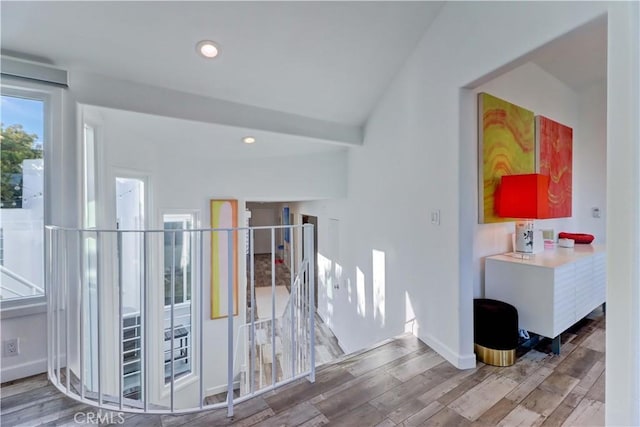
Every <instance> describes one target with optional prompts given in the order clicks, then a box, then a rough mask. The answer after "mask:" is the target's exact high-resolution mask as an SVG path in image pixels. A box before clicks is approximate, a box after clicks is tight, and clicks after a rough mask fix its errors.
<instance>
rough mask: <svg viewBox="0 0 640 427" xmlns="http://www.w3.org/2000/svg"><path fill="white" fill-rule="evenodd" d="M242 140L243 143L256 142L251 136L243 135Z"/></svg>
mask: <svg viewBox="0 0 640 427" xmlns="http://www.w3.org/2000/svg"><path fill="white" fill-rule="evenodd" d="M242 142H244V143H245V144H253V143H254V142H256V139H255V138H254V137H252V136H245V137H244V138H242Z"/></svg>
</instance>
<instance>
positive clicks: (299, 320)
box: [234, 261, 315, 395]
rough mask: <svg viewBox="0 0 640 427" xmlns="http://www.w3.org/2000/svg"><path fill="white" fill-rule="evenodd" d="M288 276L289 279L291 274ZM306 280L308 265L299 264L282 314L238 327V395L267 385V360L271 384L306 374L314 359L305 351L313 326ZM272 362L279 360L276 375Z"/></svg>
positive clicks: (235, 354)
mask: <svg viewBox="0 0 640 427" xmlns="http://www.w3.org/2000/svg"><path fill="white" fill-rule="evenodd" d="M291 265H293V264H291ZM291 277H292V279H293V274H292V275H291ZM308 278H309V263H308V262H307V261H303V262H302V263H301V264H300V267H299V269H298V273H297V274H296V275H295V279H293V280H292V281H291V285H290V293H289V298H288V299H287V303H286V306H285V308H284V311H283V312H282V314H281V315H280V316H279V317H277V318H276V317H272V318H270V319H263V320H258V321H255V319H254V320H252V321H251V322H250V323H246V324H244V325H242V326H240V328H239V330H238V339H237V340H236V351H235V353H234V361H235V365H234V366H235V371H236V372H238V371H239V372H240V379H239V382H240V394H241V395H244V394H250V393H255V392H256V391H258V390H261V389H263V388H265V387H268V386H269V381H267V380H268V379H267V378H266V376H265V374H266V369H265V367H266V365H268V364H269V363H268V362H267V360H270V361H271V370H270V371H271V384H275V383H277V382H281V381H285V380H289V379H291V378H296V377H299V376H300V375H305V374H306V373H307V372H309V371H310V366H311V363H312V360H314V358H313V356H312V355H311V353H310V351H309V349H310V348H311V345H312V343H311V339H312V338H311V337H312V336H313V334H312V333H311V331H313V330H314V325H313V323H312V322H311V321H310V318H311V316H310V313H309V309H310V305H309V304H308V303H307V300H308V295H309V280H308ZM273 295H274V294H273V293H272V296H273ZM272 315H273V312H272ZM241 343H248V345H247V346H246V348H245V349H244V354H242V355H241V354H240V353H239V352H238V350H239V348H240V347H241ZM278 344H280V345H278ZM269 353H270V354H269ZM278 356H279V357H278ZM276 360H279V361H280V363H279V365H280V367H281V370H282V372H280V373H278V372H277V370H276V369H273V366H276ZM314 364H315V363H314Z"/></svg>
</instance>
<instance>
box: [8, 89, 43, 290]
mask: <svg viewBox="0 0 640 427" xmlns="http://www.w3.org/2000/svg"><path fill="white" fill-rule="evenodd" d="M44 123H45V121H44V102H43V101H41V100H37V99H28V98H22V97H16V96H7V95H2V125H1V135H2V138H1V139H0V150H1V152H0V159H1V162H2V165H1V168H2V181H1V193H0V208H1V209H2V215H1V220H0V221H1V222H0V229H1V230H2V232H1V235H2V259H1V260H0V261H1V263H2V264H1V265H2V267H1V272H2V278H1V280H0V283H2V286H1V287H0V297H1V299H2V300H8V299H14V298H23V297H30V296H37V295H43V294H44V290H43V288H44V280H43V277H44V150H43V148H44V143H45V138H44V137H45V135H44Z"/></svg>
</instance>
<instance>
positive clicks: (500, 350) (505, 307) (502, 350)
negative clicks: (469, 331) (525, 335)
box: [473, 299, 518, 366]
mask: <svg viewBox="0 0 640 427" xmlns="http://www.w3.org/2000/svg"><path fill="white" fill-rule="evenodd" d="M473 337H474V342H475V345H474V351H475V353H476V355H477V358H478V360H479V361H481V362H483V363H486V364H487V365H493V366H511V365H513V364H514V363H515V362H516V348H517V347H518V311H517V310H516V308H515V307H514V306H512V305H511V304H507V303H506V302H502V301H496V300H493V299H475V300H473Z"/></svg>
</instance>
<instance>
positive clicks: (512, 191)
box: [495, 173, 550, 254]
mask: <svg viewBox="0 0 640 427" xmlns="http://www.w3.org/2000/svg"><path fill="white" fill-rule="evenodd" d="M548 193H549V177H548V176H546V175H540V174H537V173H532V174H526V175H505V176H503V177H502V179H501V181H500V186H499V187H498V189H497V192H496V199H495V200H496V212H497V214H498V216H501V217H504V218H514V219H520V220H523V221H517V222H516V244H515V251H516V252H521V253H529V254H530V253H533V252H534V250H533V249H534V233H533V220H534V219H541V218H549V217H550V216H549V195H548Z"/></svg>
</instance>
